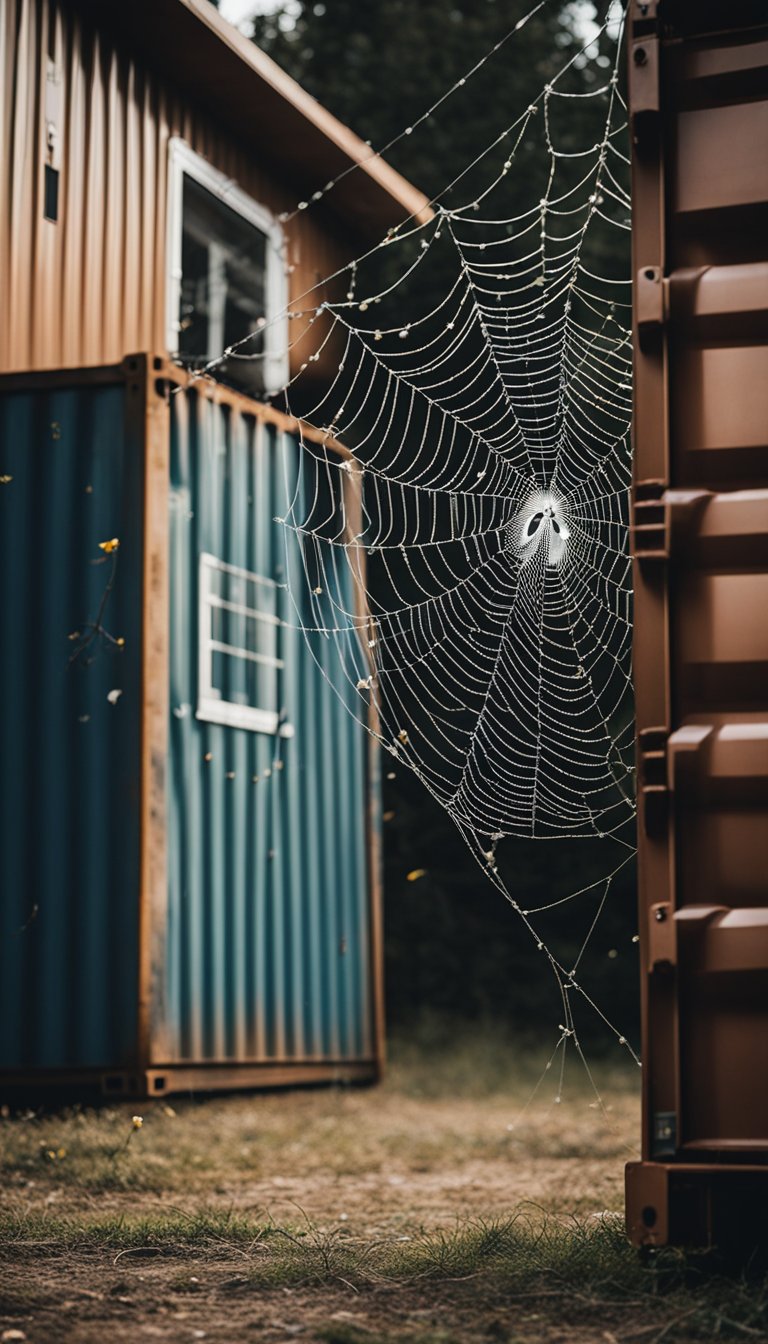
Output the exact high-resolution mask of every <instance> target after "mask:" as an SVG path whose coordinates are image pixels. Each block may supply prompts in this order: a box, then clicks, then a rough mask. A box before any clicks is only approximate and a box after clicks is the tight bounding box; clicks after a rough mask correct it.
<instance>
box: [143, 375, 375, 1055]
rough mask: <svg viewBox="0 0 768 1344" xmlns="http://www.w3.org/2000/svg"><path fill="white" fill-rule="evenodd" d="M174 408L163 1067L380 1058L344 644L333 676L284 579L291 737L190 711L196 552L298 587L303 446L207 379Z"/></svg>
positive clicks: (326, 652)
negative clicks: (291, 550) (295, 490)
mask: <svg viewBox="0 0 768 1344" xmlns="http://www.w3.org/2000/svg"><path fill="white" fill-rule="evenodd" d="M171 414H172V439H171V499H170V505H171V520H170V536H171V542H170V554H171V572H170V586H171V636H170V665H171V670H170V678H171V714H170V744H171V745H170V761H169V836H168V855H169V861H168V862H169V917H168V918H169V922H168V939H167V958H168V974H167V999H166V1005H165V1012H166V1030H165V1033H164V1035H165V1038H166V1041H167V1050H168V1054H167V1056H166V1057H165V1058H157V1059H155V1061H154V1062H155V1063H156V1064H161V1065H162V1064H165V1063H169V1062H171V1061H180V1060H190V1061H203V1062H205V1061H208V1062H213V1061H216V1060H219V1061H225V1060H246V1059H249V1060H259V1061H261V1060H275V1061H278V1060H290V1061H293V1062H296V1061H299V1060H309V1059H312V1060H315V1059H323V1058H325V1059H348V1060H349V1059H361V1058H371V1057H372V1055H373V1050H374V1045H373V1039H372V976H371V939H372V930H371V905H370V896H369V878H368V872H367V854H366V844H367V839H366V836H367V815H366V770H367V766H366V752H367V745H366V741H365V735H364V733H363V732H362V731H361V729H360V728H359V726H358V724H356V723H355V722H354V720H353V719H352V717H351V715H350V714H349V713H348V712H347V709H346V708H345V705H344V703H343V700H342V698H341V697H340V695H339V694H338V693H337V689H334V686H336V687H337V688H338V683H339V675H338V666H337V659H336V654H335V650H334V648H333V647H332V645H331V642H330V641H328V640H322V639H318V640H317V642H316V644H315V646H314V649H313V651H314V653H315V655H316V657H317V659H318V662H319V663H320V667H321V668H323V669H324V670H325V671H326V672H327V674H328V679H327V680H326V679H325V678H324V677H323V675H322V674H321V671H320V670H319V668H318V666H317V665H316V664H315V662H314V661H313V657H312V654H311V653H310V650H309V649H308V648H307V645H306V643H305V640H304V636H303V635H302V633H301V631H300V630H299V629H298V628H297V627H296V620H295V616H294V615H293V614H292V611H291V608H290V599H289V597H288V594H287V592H285V590H278V599H279V615H280V616H281V617H282V619H283V620H284V621H285V622H286V627H285V628H284V629H283V630H282V632H281V644H282V648H281V657H282V659H283V660H284V663H285V670H284V672H283V673H282V674H281V675H282V678H283V686H282V703H283V704H284V707H285V711H286V715H287V720H288V722H289V723H290V724H291V725H292V726H293V728H294V736H293V737H292V738H278V737H275V736H272V735H268V734H264V733H260V732H252V731H248V730H246V729H241V728H232V727H224V726H220V725H218V724H214V723H208V722H201V721H199V720H197V719H196V718H195V713H194V710H195V705H196V682H197V640H198V631H197V583H198V559H199V555H200V552H208V553H209V554H212V555H214V556H216V557H217V558H218V559H220V560H223V561H225V562H226V563H228V564H234V565H237V566H240V567H242V568H244V569H248V570H251V571H255V572H258V573H259V574H261V575H262V576H264V577H267V578H272V579H275V580H277V582H278V583H283V582H284V581H285V568H284V565H285V559H286V556H285V539H284V529H283V528H281V527H280V526H279V524H276V523H275V522H274V521H273V520H274V518H275V517H276V516H277V517H281V516H283V515H284V514H285V512H286V504H285V498H284V496H285V489H286V484H285V483H286V479H287V480H288V481H290V480H292V479H293V478H294V477H295V473H296V468H297V461H298V452H299V448H298V445H297V443H296V441H295V439H293V438H292V437H290V436H288V435H286V434H284V433H282V432H281V431H279V430H277V429H276V428H274V427H273V426H268V425H265V424H260V423H259V422H258V421H257V419H256V418H255V416H253V415H250V414H247V413H245V412H244V411H243V410H242V409H240V408H238V406H237V405H236V404H218V403H217V402H216V401H214V400H211V399H210V398H209V397H206V396H203V395H198V394H196V393H195V392H194V391H192V392H186V393H183V394H181V393H180V394H177V395H174V396H172V398H171ZM291 544H292V545H296V544H297V543H296V542H295V541H293V542H292V543H291ZM330 683H333V684H330Z"/></svg>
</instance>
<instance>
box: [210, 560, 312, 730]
mask: <svg viewBox="0 0 768 1344" xmlns="http://www.w3.org/2000/svg"><path fill="white" fill-rule="evenodd" d="M214 570H215V571H218V573H220V574H222V573H223V574H234V575H236V576H238V577H240V578H243V579H247V580H248V581H249V582H251V583H254V584H257V585H258V584H261V585H263V586H264V587H268V588H271V589H274V590H275V591H276V590H277V589H278V588H279V584H277V583H276V582H275V580H274V579H268V578H266V577H265V576H264V575H263V574H257V573H256V572H255V571H253V570H250V569H243V568H242V566H240V565H230V564H229V563H228V562H227V561H225V560H220V559H219V558H218V556H215V555H211V553H210V552H209V551H201V552H200V555H199V557H198V566H197V593H198V623H197V650H198V664H197V707H196V710H195V718H197V719H201V720H203V721H204V722H207V723H218V724H223V725H224V726H225V727H228V728H247V729H248V730H249V731H250V732H254V733H268V734H269V735H270V736H272V737H276V736H280V737H293V732H294V730H293V725H292V724H290V723H285V722H282V721H281V719H280V714H281V709H280V707H279V706H278V708H277V709H275V710H272V709H264V708H263V707H260V706H258V705H243V704H240V703H239V702H237V701H234V700H225V699H223V697H221V696H220V695H214V690H215V687H214V684H213V655H214V654H215V653H223V654H225V655H227V656H228V657H232V658H237V657H241V658H248V659H251V660H253V661H255V662H262V663H265V664H266V665H267V666H274V668H275V673H276V675H277V678H278V686H279V684H280V673H281V672H283V671H284V669H285V662H284V660H283V659H282V658H281V657H280V650H279V647H278V646H277V640H276V654H275V658H274V659H271V658H270V657H269V656H268V655H264V654H254V653H253V651H251V650H247V649H239V648H238V646H237V645H224V644H222V643H221V642H220V641H218V640H216V639H214V637H213V612H214V610H215V608H216V607H219V606H228V605H229V602H230V600H229V599H226V598H221V597H219V596H218V594H216V595H214V594H212V592H211V584H210V575H211V571H214ZM214 596H215V600H212V599H213V598H214ZM257 611H258V609H257V608H252V607H243V608H242V612H243V614H245V615H250V616H251V619H253V620H264V621H267V622H268V623H270V624H274V625H275V626H276V628H277V629H278V630H279V629H280V627H281V626H282V624H283V622H282V621H281V619H280V617H279V616H278V615H277V614H276V613H275V615H274V616H272V615H271V613H267V612H264V613H260V614H257Z"/></svg>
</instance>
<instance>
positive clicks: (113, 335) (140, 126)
mask: <svg viewBox="0 0 768 1344" xmlns="http://www.w3.org/2000/svg"><path fill="white" fill-rule="evenodd" d="M0 67H1V68H2V70H3V85H2V93H1V94H0V142H1V143H2V146H3V151H4V152H3V156H2V169H0V181H2V190H0V202H1V204H0V293H2V294H3V298H4V302H3V304H2V306H1V307H0V477H2V482H1V483H0V560H1V566H2V567H1V569H0V589H1V591H2V601H1V602H0V607H1V610H0V640H1V644H2V650H3V657H2V671H1V673H0V687H1V689H2V694H3V704H4V712H3V715H2V716H1V718H0V813H1V815H0V1089H1V1090H2V1091H3V1092H4V1093H8V1094H10V1093H11V1092H13V1094H14V1095H19V1089H20V1088H27V1089H28V1088H30V1087H32V1086H35V1087H37V1086H42V1085H45V1086H47V1085H50V1084H62V1085H64V1086H66V1087H67V1088H68V1089H69V1090H70V1091H72V1090H73V1089H74V1090H77V1089H80V1090H84V1089H90V1088H94V1087H95V1088H97V1089H101V1090H102V1091H106V1092H109V1093H114V1094H117V1095H136V1096H140V1095H154V1094H160V1093H163V1092H170V1091H173V1090H174V1089H176V1090H178V1089H187V1088H223V1087H238V1086H251V1085H265V1086H271V1085H274V1084H278V1083H291V1082H314V1081H320V1080H329V1079H341V1078H344V1079H353V1078H373V1077H375V1076H377V1075H378V1072H379V1071H380V1068H381V1064H382V1059H383V1040H384V1033H383V1016H382V1013H383V1010H382V1001H383V996H382V944H381V911H380V890H379V859H378V844H379V841H378V828H379V815H380V808H379V803H378V775H377V771H378V761H377V758H376V752H375V750H374V749H373V746H372V743H373V741H374V738H373V737H372V736H371V735H369V733H368V732H366V726H365V725H364V724H362V725H361V724H360V723H359V722H357V721H356V720H355V719H354V718H353V716H352V715H350V713H349V712H348V711H349V709H350V708H351V706H350V704H349V703H348V695H347V693H346V692H344V691H342V690H341V689H339V687H338V686H337V685H336V681H337V680H338V679H337V678H336V677H335V675H334V673H335V669H334V668H333V667H332V655H331V651H330V641H328V640H324V639H323V638H322V637H321V636H319V635H310V636H306V637H305V634H304V633H303V629H302V625H303V619H302V618H303V617H306V616H308V615H309V613H307V612H302V610H301V608H300V602H299V599H298V598H294V597H292V595H291V593H290V592H289V589H288V586H287V569H288V567H289V566H290V565H291V563H293V564H299V563H301V554H300V545H299V541H298V540H297V538H296V536H295V534H291V533H289V532H287V530H286V529H285V528H283V527H282V526H281V525H280V524H279V523H278V522H276V521H275V520H276V519H278V518H280V517H281V516H282V514H284V513H285V512H286V511H287V508H286V506H284V505H281V500H284V499H286V498H287V492H290V491H291V490H293V489H296V490H299V491H300V490H301V489H303V488H305V483H306V482H307V481H309V480H310V478H311V470H312V467H311V463H312V454H311V453H307V452H305V451H304V449H303V447H302V434H303V441H304V442H306V440H307V438H308V437H312V435H313V434H314V435H315V437H317V432H316V431H312V430H310V429H309V428H308V427H303V429H302V428H301V427H300V426H299V425H298V422H296V421H295V420H293V419H291V418H290V417H288V416H286V415H284V414H281V413H280V411H279V410H277V409H274V407H273V405H272V404H271V401H270V398H271V399H272V401H274V400H275V397H274V394H275V393H276V392H277V391H278V390H279V388H280V387H281V385H282V384H283V383H284V382H285V380H286V379H287V377H288V376H289V374H291V373H293V372H295V370H296V368H297V367H298V366H299V365H300V364H301V363H302V362H303V360H304V359H305V357H306V340H309V339H311V342H312V348H314V346H315V344H316V343H317V334H318V330H319V323H320V322H321V321H323V319H322V317H321V318H319V319H318V320H317V324H316V325H315V326H314V328H313V331H312V332H311V335H310V336H309V337H307V336H302V328H303V325H306V321H307V318H308V316H311V312H312V309H313V307H314V306H315V305H317V304H319V303H320V302H321V300H322V298H323V297H324V296H326V295H327V294H328V293H329V292H330V291H329V290H327V289H325V288H318V285H319V283H320V282H321V281H323V279H324V277H327V276H329V275H332V274H333V273H334V272H337V271H338V270H339V268H340V267H342V266H344V265H345V264H346V263H348V262H349V261H351V259H352V258H353V257H354V256H356V255H359V254H360V252H362V251H365V250H367V249H369V248H370V247H372V246H375V245H376V244H378V243H379V242H380V241H381V240H382V239H383V238H384V236H385V234H386V233H387V230H388V229H391V228H392V227H394V226H396V225H398V224H400V223H402V222H403V221H404V220H406V219H408V218H410V217H411V216H416V217H417V218H419V219H420V220H424V219H429V218H430V217H431V210H430V207H429V203H428V202H427V200H426V198H425V197H424V196H423V194H422V193H421V192H419V191H418V190H417V189H416V188H415V187H413V186H411V184H410V183H408V182H406V181H405V180H404V179H403V178H402V177H400V175H399V174H398V173H396V172H395V171H394V170H393V169H392V168H390V167H389V166H388V165H387V164H386V163H385V162H384V161H383V160H381V159H380V158H378V157H377V156H375V155H373V154H372V153H371V151H370V148H369V147H368V146H367V145H365V144H363V142H362V141H360V140H359V139H358V138H357V136H355V135H354V134H353V133H352V132H351V131H349V130H348V129H347V128H346V127H344V126H342V125H341V124H340V123H339V122H338V121H337V120H336V119H335V118H334V117H333V116H332V115H331V114H330V113H329V112H327V111H326V110H325V109H324V108H323V107H322V106H321V105H320V104H319V103H317V102H316V100H315V99H313V98H311V97H309V95H307V94H306V93H305V92H304V91H303V90H302V89H301V88H300V87H299V86H298V85H297V84H296V83H295V82H294V81H293V80H292V79H290V78H289V77H288V76H287V75H285V74H284V72H283V71H281V70H280V69H279V68H278V67H277V66H276V65H275V64H274V62H272V61H271V60H270V59H269V58H268V57H267V56H266V55H265V54H264V53H263V52H260V51H259V50H258V48H256V47H255V46H254V45H253V43H251V42H249V41H248V40H247V39H246V38H245V37H243V35H242V34H240V33H238V32H237V31H236V30H235V29H234V28H232V27H231V25H229V24H227V23H226V22H225V21H224V20H223V19H222V18H221V17H220V16H219V15H218V14H217V12H216V10H215V9H214V8H213V6H211V5H209V4H208V3H207V2H206V0H151V3H150V0H135V2H134V3H132V4H131V5H130V6H123V5H104V4H101V3H97V0H12V2H11V0H9V2H8V3H0ZM353 170H354V171H353ZM337 177H339V178H340V180H339V182H338V185H337V186H336V187H335V188H334V190H333V191H330V192H327V193H326V192H325V191H324V188H325V186H326V184H327V183H328V182H330V181H332V180H333V179H335V178H337ZM318 197H319V198H318ZM313 198H314V199H313ZM307 203H310V204H311V206H312V208H311V209H307V208H305V207H306V205H307ZM300 207H301V208H300ZM339 283H341V282H339ZM293 305H295V306H296V315H294V316H291V315H290V314H291V313H293ZM305 310H307V311H305ZM254 333H255V334H254ZM245 338H247V340H246V344H245V346H244V347H240V352H241V354H243V353H244V354H250V355H253V356H254V358H253V359H249V360H237V361H234V360H232V359H227V360H225V361H223V362H222V361H220V362H218V363H216V364H215V366H213V367H210V365H211V361H212V360H215V359H216V358H217V357H218V356H220V355H221V354H222V352H223V351H224V350H225V349H226V348H228V347H230V346H232V345H233V344H235V343H237V342H239V341H242V340H243V339H245ZM321 349H322V350H323V352H324V353H323V355H322V357H321V358H319V359H317V360H316V361H313V363H312V366H311V368H310V369H309V370H308V374H307V377H308V378H309V380H310V382H311V383H313V389H312V395H313V396H317V395H318V394H321V393H322V389H323V386H324V383H325V382H326V381H327V379H328V378H330V377H331V376H333V374H334V373H335V371H336V362H335V358H334V352H333V346H332V344H331V343H330V342H327V343H326V342H321ZM136 351H139V352H142V353H139V354H136V353H135V352H136ZM329 451H330V452H332V453H334V452H341V453H345V452H347V451H348V450H347V449H345V448H344V447H343V446H342V445H340V444H335V443H333V442H332V443H331V445H330V448H329ZM350 481H351V477H350ZM348 488H350V489H351V488H352V487H351V485H349V486H348ZM113 543H115V544H113ZM348 596H349V601H350V603H354V604H357V605H356V607H353V608H352V609H359V596H358V595H357V594H352V593H350V594H349V595H348ZM320 600H321V599H317V601H318V602H319V601H320ZM294 601H295V602H297V603H299V606H298V609H297V608H296V607H294ZM359 615H360V616H361V617H362V620H363V623H364V620H365V612H364V611H362V610H359ZM307 623H308V624H309V623H311V624H313V625H316V624H318V622H317V621H316V620H312V622H307ZM361 656H362V654H361ZM358 698H359V697H358ZM369 726H370V727H373V728H375V721H374V720H371V721H370V724H369Z"/></svg>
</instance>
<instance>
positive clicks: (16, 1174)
mask: <svg viewBox="0 0 768 1344" xmlns="http://www.w3.org/2000/svg"><path fill="white" fill-rule="evenodd" d="M429 1063H430V1062H429V1060H425V1061H424V1062H423V1068H422V1070H421V1072H419V1071H418V1070H417V1071H414V1070H413V1068H409V1069H405V1070H403V1069H401V1070H399V1071H398V1069H397V1068H396V1069H395V1070H394V1071H393V1074H392V1076H391V1077H390V1079H389V1080H388V1081H387V1082H386V1083H385V1084H384V1085H383V1086H380V1087H378V1088H372V1089H366V1090H363V1089H360V1090H347V1089H333V1090H317V1091H304V1092H294V1093H288V1094H272V1095H268V1096H267V1095H251V1096H248V1097H234V1098H233V1097H230V1098H214V1099H207V1100H201V1101H189V1100H176V1099H174V1098H171V1099H170V1102H171V1104H168V1102H165V1103H158V1104H152V1105H148V1106H147V1107H146V1108H145V1109H144V1110H143V1112H142V1117H141V1119H142V1124H141V1126H140V1127H138V1126H137V1127H134V1122H133V1120H132V1116H131V1109H130V1108H123V1107H120V1108H112V1109H109V1110H106V1111H100V1112H93V1111H71V1112H68V1113H65V1114H62V1113H59V1114H47V1115H41V1114H32V1113H29V1114H27V1115H25V1116H21V1117H15V1118H14V1117H12V1116H8V1117H6V1118H5V1119H4V1121H3V1122H2V1124H0V1133H1V1135H2V1165H3V1181H4V1189H3V1199H2V1219H3V1221H2V1241H1V1242H0V1340H2V1341H16V1340H18V1341H22V1340H27V1341H29V1344H70V1342H71V1344H101V1342H102V1341H109V1342H110V1344H113V1342H114V1344H128V1342H129V1341H130V1344H133V1342H134V1341H137V1340H145V1339H146V1340H161V1341H167V1342H168V1344H170V1342H171V1341H173V1344H181V1341H192V1340H202V1339H205V1340H208V1341H211V1344H229V1342H230V1341H232V1344H240V1341H243V1342H244V1341H250V1342H252V1344H267V1342H269V1344H287V1342H288V1341H292V1340H299V1341H305V1342H306V1344H366V1342H367V1344H395V1341H397V1342H398V1344H400V1342H401V1341H402V1344H406V1341H407V1342H408V1344H475V1341H497V1342H499V1344H533V1341H542V1344H587V1341H589V1344H592V1341H595V1342H597V1341H600V1342H601V1344H619V1342H621V1344H624V1342H625V1341H626V1342H627V1344H628V1342H629V1341H635V1340H636V1341H638V1344H640V1341H643V1342H644V1341H646V1340H655V1339H659V1340H660V1339H662V1338H670V1339H673V1338H674V1339H677V1340H682V1339H694V1338H697V1339H698V1338H710V1337H712V1336H711V1335H710V1334H709V1333H707V1332H706V1331H705V1332H704V1333H701V1332H699V1333H698V1334H697V1333H695V1332H694V1333H685V1330H686V1327H685V1318H686V1315H687V1316H689V1317H690V1315H691V1311H690V1310H689V1305H688V1302H687V1299H685V1300H682V1299H679V1298H677V1297H676V1298H674V1301H672V1300H671V1299H670V1307H669V1311H668V1312H666V1311H664V1310H662V1311H659V1310H658V1299H656V1302H655V1304H654V1301H653V1298H654V1294H653V1293H652V1292H651V1293H650V1294H649V1293H648V1292H647V1291H646V1288H647V1285H643V1284H641V1285H640V1290H638V1289H637V1286H636V1284H635V1277H636V1275H637V1274H638V1273H640V1272H641V1271H640V1269H639V1268H638V1266H637V1264H636V1260H635V1257H634V1253H632V1252H630V1251H628V1250H627V1248H626V1247H625V1245H624V1243H623V1239H622V1235H621V1228H622V1221H621V1211H622V1200H623V1188H622V1183H623V1165H624V1162H625V1160H627V1158H629V1157H631V1156H633V1155H634V1154H635V1150H636V1149H635V1143H636V1138H637V1133H638V1119H639V1116H638V1105H639V1102H638V1092H637V1086H636V1080H635V1078H634V1077H632V1076H631V1075H630V1074H629V1073H628V1072H627V1071H623V1072H620V1073H616V1074H615V1075H613V1076H610V1077H608V1078H607V1080H605V1081H603V1082H601V1085H600V1086H601V1093H602V1101H601V1103H598V1101H597V1100H596V1098H595V1094H594V1093H593V1092H592V1091H591V1090H590V1089H589V1088H588V1087H587V1086H585V1083H584V1080H583V1079H578V1078H577V1079H576V1080H575V1081H574V1082H573V1083H572V1085H570V1086H566V1088H565V1091H564V1094H563V1100H562V1101H561V1102H559V1103H556V1102H555V1101H554V1099H553V1095H554V1093H553V1087H552V1086H549V1082H550V1078H549V1076H547V1078H546V1080H545V1086H544V1087H542V1088H541V1089H540V1090H539V1092H538V1093H537V1095H536V1097H535V1098H534V1100H533V1102H532V1103H531V1104H530V1105H529V1107H528V1109H527V1110H525V1111H523V1109H522V1108H523V1107H524V1105H525V1102H526V1100H527V1099H528V1098H529V1097H530V1091H531V1079H532V1078H533V1072H532V1073H530V1074H526V1076H524V1077H521V1078H518V1079H517V1081H516V1083H515V1084H514V1085H512V1086H511V1087H506V1088H505V1090H504V1091H498V1090H496V1091H494V1090H493V1087H492V1085H491V1087H488V1086H487V1085H486V1086H485V1087H482V1086H481V1087H479V1088H478V1094H476V1095H474V1096H472V1095H467V1094H466V1092H467V1090H468V1089H467V1088H466V1087H465V1086H464V1083H463V1082H460V1081H458V1080H457V1079H456V1078H454V1080H453V1082H451V1080H450V1078H448V1079H447V1080H443V1086H441V1085H440V1082H439V1080H436V1079H435V1077H434V1075H433V1074H431V1071H430V1067H429ZM534 1072H535V1071H534ZM470 1074H471V1069H470ZM470 1086H471V1085H470ZM555 1090H556V1088H555ZM134 1109H138V1108H134ZM521 1112H522V1113H521ZM627 1275H628V1277H627ZM625 1280H626V1282H625ZM617 1284H618V1288H617V1286H616V1285H617ZM638 1291H640V1294H641V1297H642V1308H643V1310H642V1312H640V1313H638V1311H637V1310H634V1311H633V1309H632V1305H631V1304H632V1301H633V1294H635V1295H636V1294H637V1292H638ZM638 1301H639V1299H638ZM649 1304H650V1309H649ZM636 1306H637V1303H636ZM729 1309H730V1308H729ZM670 1313H671V1314H670ZM742 1319H743V1320H749V1321H752V1320H754V1319H755V1316H754V1312H753V1313H752V1314H751V1315H748V1316H746V1317H745V1316H744V1315H743V1314H742ZM719 1329H720V1332H721V1333H722V1325H721V1326H720V1327H719ZM681 1331H682V1333H681ZM725 1334H726V1335H727V1334H728V1330H727V1329H726V1330H725ZM756 1336H757V1337H760V1338H765V1337H766V1336H763V1335H761V1334H760V1332H759V1331H758V1330H756V1329H755V1326H754V1325H751V1324H748V1325H747V1326H746V1328H744V1329H741V1328H740V1329H739V1331H738V1332H736V1334H735V1336H734V1337H738V1338H755V1337H756Z"/></svg>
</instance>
